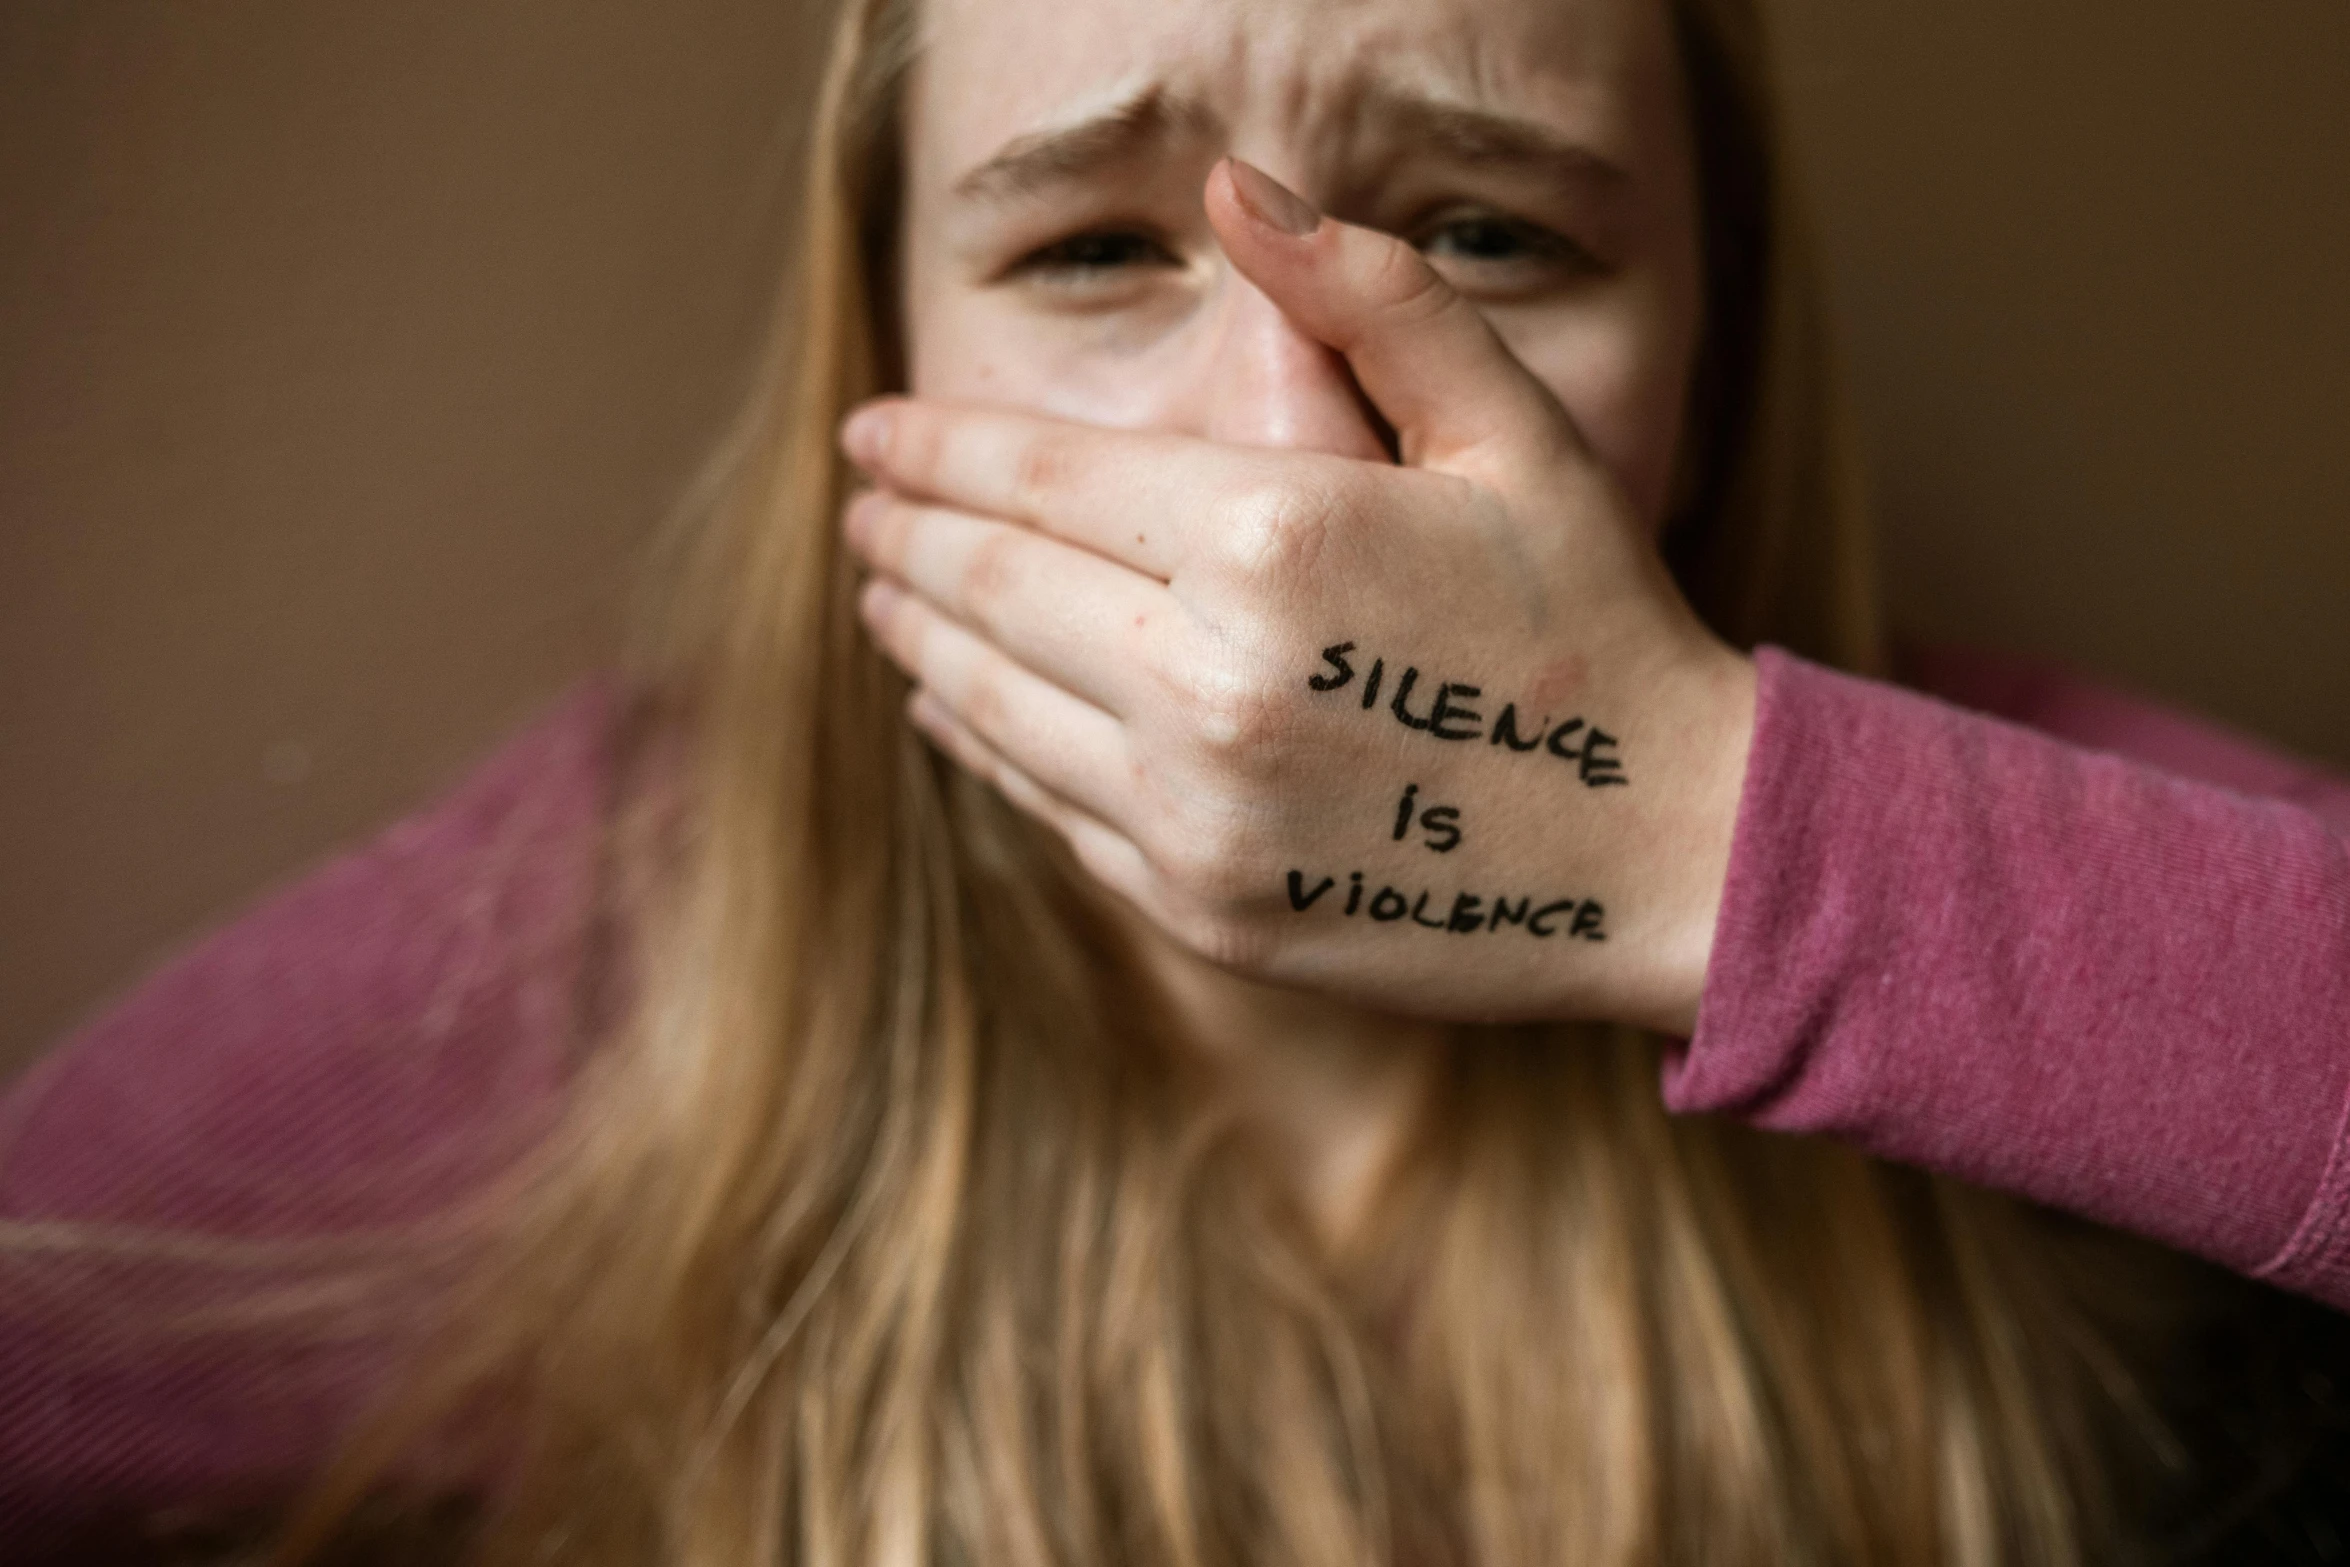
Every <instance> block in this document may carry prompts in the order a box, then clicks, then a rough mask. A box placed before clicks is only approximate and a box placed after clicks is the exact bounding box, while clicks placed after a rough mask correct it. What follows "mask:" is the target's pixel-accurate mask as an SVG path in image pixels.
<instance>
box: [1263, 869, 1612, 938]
mask: <svg viewBox="0 0 2350 1567" xmlns="http://www.w3.org/2000/svg"><path fill="white" fill-rule="evenodd" d="M1347 880H1348V882H1349V883H1350V884H1351V890H1350V891H1349V892H1348V894H1347V900H1346V905H1345V907H1344V908H1343V909H1342V910H1341V911H1340V915H1341V917H1342V918H1348V919H1351V918H1354V917H1355V915H1356V912H1357V910H1358V909H1360V911H1361V913H1362V914H1363V915H1364V916H1365V917H1367V918H1370V919H1372V920H1375V921H1377V922H1378V923H1380V924H1382V925H1393V924H1397V923H1399V922H1401V921H1403V920H1407V919H1408V920H1410V921H1411V923H1413V924H1414V925H1417V926H1419V927H1420V928H1421V929H1423V930H1437V931H1444V932H1447V933H1449V934H1452V935H1456V936H1470V935H1475V934H1476V933H1477V932H1478V931H1487V932H1498V931H1500V930H1502V929H1503V928H1505V927H1507V928H1511V929H1515V930H1521V931H1523V932H1525V933H1526V934H1527V935H1529V936H1531V937H1533V938H1534V939H1535V940H1537V941H1551V940H1565V941H1605V940H1607V909H1606V907H1605V906H1604V905H1602V904H1601V903H1600V901H1599V900H1598V899H1597V898H1550V899H1545V900H1543V901H1542V902H1540V903H1537V902H1536V901H1535V900H1534V899H1533V898H1531V897H1526V898H1506V897H1501V896H1499V895H1494V896H1491V898H1490V900H1489V899H1488V898H1487V897H1485V896H1480V895H1479V894H1477V893H1473V892H1454V893H1453V894H1452V895H1451V901H1450V903H1449V904H1447V903H1445V902H1443V901H1441V900H1442V899H1443V897H1444V895H1443V894H1441V893H1439V892H1438V891H1437V890H1436V889H1435V888H1433V887H1430V888H1423V889H1421V890H1420V891H1419V892H1417V893H1416V894H1406V893H1403V892H1400V891H1398V890H1397V889H1396V888H1395V887H1394V886H1392V885H1388V886H1382V887H1381V888H1380V889H1379V890H1378V891H1377V892H1375V893H1373V894H1372V895H1371V898H1370V902H1369V904H1368V906H1364V904H1363V888H1364V886H1365V885H1366V884H1365V882H1364V881H1363V873H1362V872H1361V871H1354V872H1352V873H1350V874H1349V876H1348V878H1347ZM1337 885H1338V883H1337V880H1336V878H1334V877H1329V876H1325V877H1322V878H1321V879H1320V880H1319V881H1318V882H1317V883H1316V884H1315V886H1314V887H1313V889H1312V890H1311V891H1308V890H1307V888H1306V874H1305V872H1303V871H1291V872H1290V873H1289V905H1290V907H1291V908H1292V909H1294V910H1295V911H1296V912H1298V913H1299V914H1304V913H1307V912H1308V911H1309V910H1311V909H1312V908H1313V906H1314V904H1315V903H1316V902H1317V901H1319V900H1320V899H1321V897H1322V895H1323V894H1324V893H1326V892H1328V891H1329V890H1330V889H1331V888H1332V887H1335V886H1337ZM1431 903H1434V904H1435V912H1434V913H1431V912H1429V906H1430V904H1431ZM1489 905H1490V906H1489Z"/></svg>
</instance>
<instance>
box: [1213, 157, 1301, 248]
mask: <svg viewBox="0 0 2350 1567" xmlns="http://www.w3.org/2000/svg"><path fill="white" fill-rule="evenodd" d="M1224 161H1225V162H1226V163H1227V164H1229V165H1230V166H1231V169H1232V193H1233V194H1234V195H1236V196H1238V197H1239V198H1240V204H1241V206H1242V207H1244V208H1246V209H1247V211H1248V215H1249V216H1250V217H1252V218H1254V219H1256V220H1257V221H1258V222H1259V223H1263V224H1266V225H1268V226H1270V227H1272V228H1277V229H1279V230H1280V231H1281V232H1282V233H1284V234H1289V235H1293V236H1295V237H1296V238H1299V239H1303V238H1304V237H1305V236H1306V235H1308V234H1311V233H1312V232H1314V230H1316V229H1318V228H1320V227H1321V226H1322V214H1320V213H1319V212H1316V211H1315V210H1314V206H1313V203H1312V202H1309V201H1307V200H1306V199H1305V197H1303V196H1300V195H1299V194H1298V193H1297V192H1296V191H1294V190H1291V189H1290V188H1289V187H1288V186H1286V185H1284V184H1282V183H1281V182H1280V181H1279V180H1277V179H1275V178H1273V176H1272V175H1270V174H1267V173H1266V172H1265V171H1264V170H1263V169H1260V168H1258V167H1257V166H1256V165H1255V164H1253V163H1243V162H1242V161H1241V160H1240V159H1238V158H1227V159H1225V160H1224Z"/></svg>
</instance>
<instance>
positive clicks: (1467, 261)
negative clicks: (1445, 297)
mask: <svg viewBox="0 0 2350 1567" xmlns="http://www.w3.org/2000/svg"><path fill="white" fill-rule="evenodd" d="M1412 242H1413V243H1414V244H1415V245H1417V246H1418V247H1419V248H1420V250H1421V252H1422V253H1423V254H1424V255H1426V256H1427V257H1428V258H1429V259H1430V260H1432V261H1435V262H1438V263H1446V262H1449V263H1452V264H1453V265H1454V266H1455V267H1458V268H1463V269H1466V270H1469V271H1472V272H1474V273H1475V274H1477V275H1478V276H1481V277H1487V278H1493V279H1496V280H1499V279H1502V278H1509V279H1513V280H1522V281H1525V282H1533V281H1536V280H1537V279H1540V280H1544V281H1552V280H1558V279H1561V278H1565V277H1569V276H1573V275H1578V274H1582V273H1587V272H1595V271H1597V270H1599V262H1598V261H1597V260H1596V259H1595V258H1594V257H1593V256H1592V254H1591V252H1589V251H1587V250H1585V249H1584V248H1583V247H1582V246H1581V245H1578V244H1576V243H1575V242H1574V241H1573V240H1571V239H1569V238H1567V237H1566V236H1565V235H1563V234H1560V233H1557V232H1555V231H1553V230H1550V229H1546V228H1544V227H1542V226H1541V225H1540V224H1536V223H1528V222H1525V221H1524V220H1522V219H1519V218H1507V217H1502V216H1499V215H1497V214H1491V213H1473V214H1468V215H1465V216H1461V217H1456V218H1448V219H1445V220H1443V221H1442V222H1438V223H1434V224H1430V225H1428V226H1427V227H1425V228H1423V229H1422V230H1420V232H1419V233H1418V234H1417V235H1416V236H1414V238H1413V241H1412Z"/></svg>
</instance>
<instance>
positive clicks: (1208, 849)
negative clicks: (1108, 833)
mask: <svg viewBox="0 0 2350 1567" xmlns="http://www.w3.org/2000/svg"><path fill="white" fill-rule="evenodd" d="M1262 858H1263V856H1262V855H1261V854H1260V853H1259V845H1258V843H1257V835H1256V834H1255V833H1254V832H1252V831H1251V830H1250V829H1249V827H1248V825H1247V823H1246V820H1245V816H1244V814H1243V813H1241V812H1238V811H1234V810H1229V809H1227V810H1220V811H1210V810H1198V809H1195V810H1192V811H1189V812H1186V813H1185V814H1184V816H1183V817H1182V819H1181V820H1180V821H1178V822H1176V823H1173V824H1171V825H1170V830H1169V831H1168V832H1167V833H1166V834H1165V836H1164V839H1163V841H1161V842H1160V843H1158V844H1156V845H1154V849H1153V852H1152V854H1151V859H1152V862H1153V865H1154V867H1155V868H1156V869H1157V871H1158V873H1159V876H1160V878H1161V880H1163V881H1164V882H1165V883H1166V884H1167V885H1168V886H1169V887H1170V888H1172V889H1173V890H1174V891H1175V892H1177V893H1178V894H1180V896H1181V897H1182V899H1183V901H1184V904H1185V906H1186V907H1188V908H1191V909H1193V910H1195V911H1198V912H1200V913H1202V914H1214V915H1218V916H1220V915H1221V914H1222V913H1223V912H1225V911H1229V910H1232V909H1234V908H1238V907H1241V906H1243V905H1245V904H1247V903H1249V902H1251V901H1253V897H1254V895H1255V894H1256V893H1257V892H1258V890H1259V883H1260V882H1261V881H1262V880H1263V869H1262V865H1261V864H1260V861H1261V860H1262Z"/></svg>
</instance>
